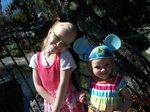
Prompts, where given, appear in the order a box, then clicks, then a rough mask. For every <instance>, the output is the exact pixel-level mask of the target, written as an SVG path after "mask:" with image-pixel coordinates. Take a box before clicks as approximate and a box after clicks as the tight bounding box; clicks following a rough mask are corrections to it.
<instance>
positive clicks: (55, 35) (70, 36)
mask: <svg viewBox="0 0 150 112" xmlns="http://www.w3.org/2000/svg"><path fill="white" fill-rule="evenodd" d="M48 37H49V39H48V49H49V51H50V52H52V53H58V52H62V51H65V50H66V49H67V48H69V47H70V44H71V42H72V41H73V40H74V38H75V34H74V33H73V32H69V31H67V30H66V29H62V28H57V29H50V31H49V33H48Z"/></svg>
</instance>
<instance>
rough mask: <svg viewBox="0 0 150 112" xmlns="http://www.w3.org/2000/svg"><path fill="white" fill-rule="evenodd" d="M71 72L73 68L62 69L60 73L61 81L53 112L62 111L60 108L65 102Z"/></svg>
mask: <svg viewBox="0 0 150 112" xmlns="http://www.w3.org/2000/svg"><path fill="white" fill-rule="evenodd" d="M71 73H72V70H71V69H68V70H64V71H61V73H60V83H59V86H58V91H57V93H56V99H55V103H54V108H53V112H60V108H61V106H62V104H63V101H64V98H65V96H66V93H67V89H68V83H69V80H70V76H71Z"/></svg>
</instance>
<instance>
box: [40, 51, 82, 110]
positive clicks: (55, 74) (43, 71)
mask: <svg viewBox="0 0 150 112" xmlns="http://www.w3.org/2000/svg"><path fill="white" fill-rule="evenodd" d="M37 61H38V65H37V70H38V74H39V77H40V80H41V83H42V85H43V87H44V88H45V89H46V90H47V91H48V92H49V93H50V94H51V95H52V96H53V97H55V96H56V92H57V89H58V85H59V82H60V53H58V54H57V55H56V58H55V61H54V63H53V64H52V65H51V66H50V67H48V68H45V67H44V66H43V64H42V62H41V53H40V52H39V53H38V54H37ZM77 95H78V91H77V90H76V89H75V88H74V87H73V85H72V82H71V81H70V82H69V85H68V92H67V95H66V97H65V100H64V103H63V106H62V108H61V112H84V109H83V106H82V105H81V103H79V102H78V101H77V99H76V96H77ZM51 111H52V105H51V104H49V103H48V102H47V101H46V100H44V112H51Z"/></svg>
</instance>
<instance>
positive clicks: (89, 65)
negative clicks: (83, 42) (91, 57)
mask: <svg viewBox="0 0 150 112" xmlns="http://www.w3.org/2000/svg"><path fill="white" fill-rule="evenodd" d="M87 66H88V68H89V69H90V70H92V65H91V61H89V62H88V63H87Z"/></svg>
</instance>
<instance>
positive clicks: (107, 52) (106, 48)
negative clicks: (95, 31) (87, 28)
mask: <svg viewBox="0 0 150 112" xmlns="http://www.w3.org/2000/svg"><path fill="white" fill-rule="evenodd" d="M103 42H104V44H103V45H99V46H90V45H89V42H88V40H87V39H85V38H79V39H77V40H76V41H75V42H74V45H73V49H74V51H75V52H76V53H77V54H79V57H80V59H82V60H83V61H89V60H96V59H101V58H112V57H113V51H116V50H118V49H119V48H120V46H121V40H120V39H119V37H118V36H116V35H114V34H110V35H108V36H107V37H106V38H105V40H104V41H103Z"/></svg>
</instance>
